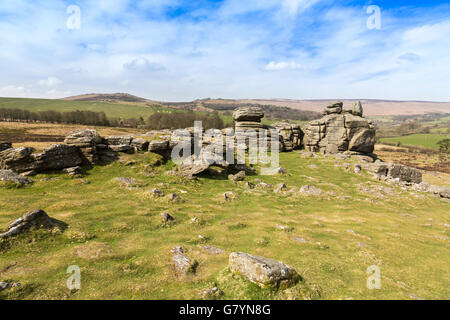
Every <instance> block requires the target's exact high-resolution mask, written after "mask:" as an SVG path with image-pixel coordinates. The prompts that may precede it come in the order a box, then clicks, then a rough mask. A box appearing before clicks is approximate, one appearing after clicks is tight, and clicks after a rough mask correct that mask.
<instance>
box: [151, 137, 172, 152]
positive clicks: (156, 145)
mask: <svg viewBox="0 0 450 320" xmlns="http://www.w3.org/2000/svg"><path fill="white" fill-rule="evenodd" d="M168 150H170V147H169V141H168V140H153V141H152V142H150V144H149V146H148V151H150V152H156V153H158V152H164V151H168Z"/></svg>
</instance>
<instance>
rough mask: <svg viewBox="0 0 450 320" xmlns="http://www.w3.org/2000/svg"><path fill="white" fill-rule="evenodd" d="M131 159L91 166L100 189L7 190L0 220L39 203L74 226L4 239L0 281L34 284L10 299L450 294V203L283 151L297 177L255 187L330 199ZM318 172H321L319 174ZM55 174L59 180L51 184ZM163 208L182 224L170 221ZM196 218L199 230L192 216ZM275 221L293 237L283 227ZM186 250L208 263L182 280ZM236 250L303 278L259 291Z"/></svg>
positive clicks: (66, 185)
mask: <svg viewBox="0 0 450 320" xmlns="http://www.w3.org/2000/svg"><path fill="white" fill-rule="evenodd" d="M127 157H129V158H130V159H133V160H135V161H136V163H135V164H134V165H132V166H126V165H124V164H121V163H119V162H117V163H114V164H111V165H108V166H97V167H95V168H94V169H92V170H90V171H89V172H88V174H87V175H86V176H85V177H84V179H86V180H87V181H89V182H90V183H89V184H81V183H80V181H79V180H78V179H72V178H69V177H67V176H65V175H62V174H59V173H55V174H42V175H38V176H36V177H33V180H34V181H35V183H34V184H33V185H31V186H28V187H25V188H22V189H16V190H13V189H1V188H0V199H1V208H0V226H2V227H6V226H7V225H8V223H9V222H11V221H12V220H14V219H16V218H17V217H19V216H21V215H22V214H23V213H25V212H27V211H28V210H33V209H36V208H42V209H44V210H46V212H47V213H48V214H49V215H50V216H51V217H53V218H56V219H58V220H61V221H63V222H65V223H67V224H68V228H67V229H66V230H65V231H64V232H55V233H49V232H48V231H32V232H30V233H28V234H26V235H21V236H19V237H17V238H13V239H11V240H5V241H1V242H0V281H5V280H10V281H16V282H20V283H21V284H22V286H21V287H19V288H13V289H8V290H5V291H2V292H0V299H198V298H199V295H198V292H199V291H200V290H204V289H208V288H211V287H212V286H218V287H219V289H220V290H222V291H223V296H222V297H221V298H223V299H350V298H352V299H409V296H410V295H411V294H412V295H415V296H418V297H421V298H424V299H447V298H448V297H449V296H450V291H449V288H450V286H449V284H450V283H449V278H448V266H449V263H450V254H449V247H448V240H447V241H446V240H442V238H447V239H448V238H449V237H450V230H449V229H448V227H446V226H445V224H448V223H449V220H448V212H449V209H450V205H449V203H448V202H445V201H444V200H442V199H439V198H436V197H434V196H431V195H428V194H425V195H424V196H423V197H422V196H416V195H415V194H414V193H411V192H409V191H404V190H402V189H401V188H399V187H395V186H392V185H387V184H385V183H383V182H379V181H375V180H371V179H370V177H369V175H368V174H366V173H363V174H360V175H357V174H353V173H349V172H346V171H345V170H344V169H343V168H342V167H335V163H336V162H339V163H342V162H340V161H337V160H336V159H333V158H318V159H311V158H308V159H303V158H301V156H300V154H299V153H298V152H292V153H284V154H281V159H280V161H281V166H282V167H285V168H287V169H288V174H287V175H276V176H249V177H247V178H246V179H247V181H251V182H256V181H255V180H256V179H261V180H262V181H263V182H266V183H270V184H272V185H276V184H278V183H280V182H285V183H286V184H287V186H288V188H297V190H298V188H299V187H301V186H302V185H306V184H310V185H314V186H316V187H318V188H320V189H322V190H323V191H324V195H322V196H321V197H304V196H300V195H299V194H298V192H294V193H292V194H291V193H283V194H277V193H274V192H273V191H272V189H269V190H255V191H252V192H250V191H248V190H247V189H246V188H245V187H244V186H243V184H242V183H233V182H232V181H229V180H226V178H225V177H224V178H220V177H219V178H214V179H212V178H208V177H201V178H200V179H199V181H187V180H184V179H182V178H179V177H175V176H169V175H165V174H164V172H165V170H168V169H170V168H171V167H172V164H171V163H168V164H167V165H163V166H159V167H155V168H153V170H150V172H152V173H153V174H154V175H153V176H148V175H145V174H144V172H146V171H147V172H148V171H149V170H148V169H146V168H145V165H146V164H147V163H149V162H152V161H153V160H152V159H149V157H150V156H149V155H146V154H140V155H134V156H127ZM311 164H316V165H318V168H317V169H311V168H309V165H311ZM50 177H57V178H58V180H57V181H53V182H48V181H47V182H44V181H40V180H41V179H42V178H50ZM115 177H129V178H135V179H137V180H138V181H139V184H140V187H138V188H136V189H131V190H128V189H124V188H122V187H120V186H119V185H118V184H117V183H116V182H115V181H113V179H114V178H115ZM360 183H364V184H365V185H368V186H372V187H373V188H377V187H379V186H382V187H389V188H393V192H394V194H392V195H384V196H383V197H382V198H379V196H380V194H382V193H380V192H377V193H375V194H366V193H364V192H362V191H360V189H359V188H358V187H357V185H358V184H360ZM154 187H158V188H160V189H161V190H163V191H164V192H165V194H169V193H177V194H179V195H180V196H181V197H182V198H183V199H184V200H185V201H184V202H183V203H176V204H169V203H168V202H167V201H166V200H165V199H164V198H152V197H149V195H148V194H147V191H148V190H149V189H151V188H154ZM226 191H232V192H234V193H235V194H236V196H237V198H236V200H234V201H231V202H224V201H223V200H222V194H223V193H224V192H226ZM329 191H333V192H334V193H335V194H334V195H333V194H327V192H329ZM184 192H186V193H184ZM399 203H401V206H400V205H399ZM161 212H169V213H170V214H171V215H173V216H174V217H175V218H176V221H175V222H173V223H171V224H168V225H164V224H163V223H162V222H161V220H160V216H159V215H160V213H161ZM193 217H197V218H198V222H197V223H192V222H191V219H192V218H193ZM276 224H280V225H287V226H289V227H291V228H293V230H292V231H289V232H287V231H281V230H278V229H277V228H276ZM428 224H430V226H428ZM349 230H353V231H355V232H356V233H351V232H349ZM198 235H202V236H204V237H205V238H206V240H201V239H199V237H198ZM295 237H299V238H303V239H306V240H307V242H306V243H301V242H297V241H295V240H294V238H295ZM438 237H440V238H438ZM318 242H320V245H319V244H318ZM204 244H208V245H213V246H217V247H219V248H222V249H224V250H226V254H221V255H217V256H211V255H208V254H206V253H205V252H204V251H203V249H202V248H201V246H202V245H204ZM358 244H359V245H358ZM174 246H182V247H183V248H185V250H186V254H187V256H188V257H190V258H192V259H195V260H197V261H198V262H199V267H198V269H197V274H196V275H189V276H187V277H186V278H179V277H177V276H176V275H175V273H174V270H173V265H172V261H171V253H170V249H172V248H173V247H174ZM234 251H244V252H248V253H250V254H257V255H262V256H266V257H269V258H273V259H276V260H280V261H283V262H285V263H286V264H288V265H290V266H292V267H294V268H295V269H296V270H297V271H298V272H299V273H300V274H301V275H302V277H303V278H304V279H305V281H304V282H303V283H300V284H298V285H297V286H295V287H293V288H291V289H288V290H286V291H280V292H275V291H270V290H264V289H260V288H259V287H257V286H256V285H254V284H252V283H249V282H248V281H247V280H245V279H243V278H241V277H239V276H235V275H232V274H231V273H230V272H229V271H228V269H227V266H228V255H229V253H231V252H234ZM70 265H78V266H79V267H80V268H81V277H82V278H81V286H82V288H81V290H80V291H78V292H70V291H69V290H68V289H67V288H66V280H67V278H68V277H69V275H68V274H66V269H67V267H68V266H70ZM371 265H377V266H379V267H380V268H381V275H382V289H381V290H369V289H367V287H366V280H367V277H368V275H367V274H366V270H367V268H368V267H369V266H371ZM2 270H3V271H2ZM4 270H7V271H4Z"/></svg>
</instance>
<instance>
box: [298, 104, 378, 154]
mask: <svg viewBox="0 0 450 320" xmlns="http://www.w3.org/2000/svg"><path fill="white" fill-rule="evenodd" d="M324 114H325V116H324V117H322V118H321V119H319V120H314V121H311V122H310V123H309V124H308V126H307V127H306V130H305V134H306V138H305V145H306V149H307V150H308V151H315V152H318V151H320V152H323V153H338V152H344V151H355V152H361V153H372V152H373V150H374V146H375V128H374V126H373V124H372V122H371V121H370V120H368V119H365V118H363V117H362V116H360V115H362V106H361V103H356V104H355V105H354V106H353V109H352V110H349V111H345V112H344V113H343V110H342V103H335V104H332V105H329V106H328V107H327V108H326V110H325V112H324Z"/></svg>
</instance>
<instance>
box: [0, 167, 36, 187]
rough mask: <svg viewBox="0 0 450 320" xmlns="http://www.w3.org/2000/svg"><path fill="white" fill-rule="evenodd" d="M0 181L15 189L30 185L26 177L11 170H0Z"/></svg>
mask: <svg viewBox="0 0 450 320" xmlns="http://www.w3.org/2000/svg"><path fill="white" fill-rule="evenodd" d="M0 181H1V182H3V183H6V184H13V185H15V186H17V187H22V186H24V185H26V184H30V183H32V181H31V180H30V179H28V178H27V177H24V176H22V175H20V174H17V173H15V172H14V171H12V170H0ZM0 186H1V184H0Z"/></svg>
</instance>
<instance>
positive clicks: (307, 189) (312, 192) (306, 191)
mask: <svg viewBox="0 0 450 320" xmlns="http://www.w3.org/2000/svg"><path fill="white" fill-rule="evenodd" d="M299 192H300V194H303V195H306V196H316V197H318V196H321V195H322V193H323V192H322V190H321V189H319V188H316V187H314V186H310V185H306V186H302V187H301V188H300V191H299Z"/></svg>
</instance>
